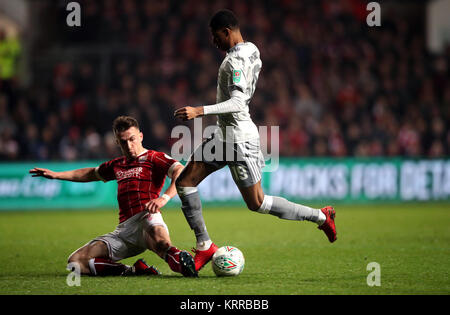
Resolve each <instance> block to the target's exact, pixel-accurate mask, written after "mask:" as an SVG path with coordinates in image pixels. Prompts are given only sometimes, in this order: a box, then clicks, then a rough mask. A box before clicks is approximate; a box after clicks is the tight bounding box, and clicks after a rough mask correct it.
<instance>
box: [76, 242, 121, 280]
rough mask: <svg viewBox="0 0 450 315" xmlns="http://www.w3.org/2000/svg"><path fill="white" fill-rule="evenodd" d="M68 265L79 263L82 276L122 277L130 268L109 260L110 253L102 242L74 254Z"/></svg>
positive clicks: (92, 243) (86, 246)
mask: <svg viewBox="0 0 450 315" xmlns="http://www.w3.org/2000/svg"><path fill="white" fill-rule="evenodd" d="M68 263H77V264H78V265H79V266H80V272H81V274H82V275H93V276H94V275H120V274H122V273H123V272H124V271H125V270H126V269H127V268H129V267H128V266H126V265H124V264H120V263H116V262H113V261H111V260H110V259H109V251H108V247H107V246H106V244H105V243H104V242H102V241H94V242H91V243H89V244H86V245H84V246H83V247H81V248H79V249H77V250H76V251H75V252H73V253H72V254H71V255H70V256H69V259H68Z"/></svg>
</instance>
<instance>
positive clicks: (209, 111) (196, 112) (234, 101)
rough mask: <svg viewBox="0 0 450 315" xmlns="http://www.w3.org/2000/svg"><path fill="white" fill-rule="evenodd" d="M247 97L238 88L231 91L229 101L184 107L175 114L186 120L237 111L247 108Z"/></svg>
mask: <svg viewBox="0 0 450 315" xmlns="http://www.w3.org/2000/svg"><path fill="white" fill-rule="evenodd" d="M247 98H248V97H247V96H246V95H245V94H244V93H242V92H240V91H237V90H236V91H233V92H232V93H231V98H230V99H229V100H227V101H224V102H221V103H217V104H214V105H205V106H197V107H191V106H186V107H182V108H179V109H177V110H176V111H175V112H174V116H175V118H178V119H181V120H184V121H186V120H191V119H194V118H197V117H200V116H205V115H218V114H228V113H236V112H240V111H243V110H245V107H246V99H247Z"/></svg>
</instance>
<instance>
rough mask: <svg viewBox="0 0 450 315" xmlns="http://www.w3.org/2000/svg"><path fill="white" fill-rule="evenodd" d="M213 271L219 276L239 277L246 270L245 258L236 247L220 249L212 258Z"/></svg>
mask: <svg viewBox="0 0 450 315" xmlns="http://www.w3.org/2000/svg"><path fill="white" fill-rule="evenodd" d="M211 264H212V269H213V271H214V273H215V274H216V275H217V276H219V277H223V276H237V275H239V274H240V273H241V272H242V270H244V265H245V258H244V255H243V254H242V252H241V251H240V250H239V249H238V248H237V247H234V246H223V247H221V248H219V249H218V250H217V251H216V252H215V253H214V255H213V257H212V261H211Z"/></svg>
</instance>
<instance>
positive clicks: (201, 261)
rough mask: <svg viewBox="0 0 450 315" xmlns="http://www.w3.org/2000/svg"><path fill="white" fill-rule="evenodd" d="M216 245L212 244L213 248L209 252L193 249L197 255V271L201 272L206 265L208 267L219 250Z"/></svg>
mask: <svg viewBox="0 0 450 315" xmlns="http://www.w3.org/2000/svg"><path fill="white" fill-rule="evenodd" d="M218 249H219V248H218V247H217V245H216V244H214V243H211V246H210V247H209V249H207V250H198V249H192V250H193V252H194V253H195V256H194V262H195V270H197V271H199V270H200V269H202V268H203V266H204V265H206V264H207V263H208V262H209V261H210V260H211V258H212V256H213V255H214V253H215V252H216V251H217V250H218Z"/></svg>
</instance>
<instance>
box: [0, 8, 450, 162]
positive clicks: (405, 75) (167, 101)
mask: <svg viewBox="0 0 450 315" xmlns="http://www.w3.org/2000/svg"><path fill="white" fill-rule="evenodd" d="M43 1H44V0H43ZM79 2H80V5H81V7H82V8H83V22H82V23H83V27H82V28H81V29H79V30H73V29H70V30H69V29H67V28H66V29H64V28H62V29H61V30H60V32H59V33H57V35H56V38H55V40H54V41H53V42H54V43H60V44H62V43H63V44H64V45H67V47H68V48H67V49H68V50H70V47H71V46H70V45H86V47H90V48H92V47H97V48H98V49H99V52H98V54H96V53H95V52H94V53H92V49H91V50H90V52H89V53H88V52H86V53H85V54H79V55H72V56H71V58H69V59H67V60H65V59H64V58H62V59H57V58H55V57H53V58H54V59H53V63H51V68H50V69H46V68H45V67H43V66H42V67H34V69H36V71H37V72H36V73H35V74H34V77H35V78H38V79H37V80H36V82H33V88H32V89H30V91H27V92H25V91H20V90H19V89H18V88H17V87H12V88H8V87H6V86H5V85H1V86H0V158H1V159H7V160H13V159H44V160H46V159H63V160H75V159H107V158H111V157H114V156H116V155H117V154H119V151H118V149H117V146H116V145H115V141H114V136H113V135H112V133H111V131H110V130H111V123H112V121H113V119H114V118H115V117H116V116H118V115H123V114H132V115H135V116H137V118H138V119H139V121H140V125H141V127H142V129H143V130H144V131H145V132H144V133H145V134H146V135H147V136H146V137H145V139H144V145H146V146H147V147H149V148H153V149H156V150H163V151H166V152H170V146H171V144H172V143H173V139H171V138H170V131H171V129H172V128H173V127H174V126H175V125H177V124H182V123H183V122H179V121H175V120H174V119H173V111H174V110H175V109H176V108H179V107H181V106H185V105H190V104H212V103H215V101H216V100H215V97H216V95H215V93H216V86H217V82H216V80H217V72H218V68H219V66H220V62H221V60H222V59H223V54H222V53H221V52H219V51H217V50H216V49H215V48H214V47H213V46H212V44H211V35H210V34H209V29H208V19H209V16H211V15H212V14H213V13H214V12H215V11H216V10H218V9H221V8H229V9H231V10H234V11H235V12H236V14H237V15H238V17H239V18H240V21H241V28H242V33H243V35H244V38H245V39H246V40H248V41H252V42H254V43H255V44H256V45H257V46H258V48H259V49H260V52H261V58H262V61H263V68H262V72H261V75H260V79H259V82H258V86H257V89H256V92H255V96H254V98H253V99H252V102H251V103H250V113H251V115H252V118H253V119H254V120H255V122H257V124H258V125H263V126H279V128H280V142H281V144H280V153H281V155H285V156H336V157H340V156H414V157H415V156H427V157H432V158H439V157H443V156H448V155H449V154H450V151H449V150H450V131H449V128H448V127H449V123H450V80H449V71H450V69H449V62H450V48H449V49H447V50H446V51H445V52H444V53H442V54H439V55H430V54H429V53H427V51H426V47H425V42H426V40H425V31H424V28H423V25H424V23H422V22H423V21H416V20H413V21H411V20H408V18H406V17H405V16H398V15H395V16H392V15H391V14H392V13H390V12H389V11H388V10H387V11H384V12H383V26H382V27H381V28H370V27H368V26H367V25H366V22H365V14H366V11H365V2H364V1H359V0H351V1H350V0H334V1H313V0H311V1H290V0H287V1H275V0H267V1H256V0H251V1H234V0H222V1H217V2H216V1H192V0H188V1H169V0H164V1H151V0H146V1H137V0H133V1H129V0H128V1H127V0H114V1H113V0H102V1H94V0H80V1H79ZM49 3H50V2H49ZM396 5H398V6H400V7H404V8H405V10H406V9H407V8H408V3H407V2H402V3H396ZM48 7H51V6H48ZM423 12H424V10H423ZM56 14H57V15H58V16H59V20H64V18H65V16H66V14H67V12H66V11H65V10H64V8H63V7H61V8H60V10H59V11H58V12H57V13H56ZM412 18H413V17H412ZM47 31H48V32H49V33H50V31H51V30H50V29H48V30H47V29H43V30H42V32H43V33H45V32H47ZM2 36H3V37H2ZM5 40H6V39H5V37H4V35H2V33H1V31H0V65H1V64H2V63H3V64H7V65H10V66H11V65H14V64H15V61H16V60H17V57H18V56H19V54H20V46H19V45H18V43H17V42H16V43H14V42H9V44H7V45H6V46H4V45H5V43H6V42H5ZM2 45H3V46H2ZM8 45H9V46H8ZM5 47H6V48H5ZM8 47H9V48H8ZM80 47H84V46H78V48H80ZM117 47H120V49H119V50H118V51H116V50H115V48H117ZM100 50H101V52H100ZM4 51H9V52H10V53H2V52H4ZM105 51H107V53H106V55H105V54H104V52H105ZM105 56H106V57H105ZM38 61H39V59H36V62H38ZM11 69H12V68H11V67H9V66H6V67H4V68H3V69H2V71H1V73H0V74H2V80H3V78H4V76H3V75H4V74H5V72H6V76H5V77H9V78H10V77H13V76H14V74H15V72H14V71H12V70H11ZM39 71H40V72H39ZM46 73H51V76H50V78H49V79H48V80H45V79H41V78H48V76H47V75H46ZM8 89H9V90H8ZM10 93H12V95H13V97H10ZM203 122H204V124H205V123H209V124H211V123H214V119H213V118H210V117H205V118H204V119H203ZM187 125H188V126H190V127H191V125H190V124H189V123H187ZM18 130H22V132H18ZM267 141H270V138H269V139H267Z"/></svg>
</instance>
